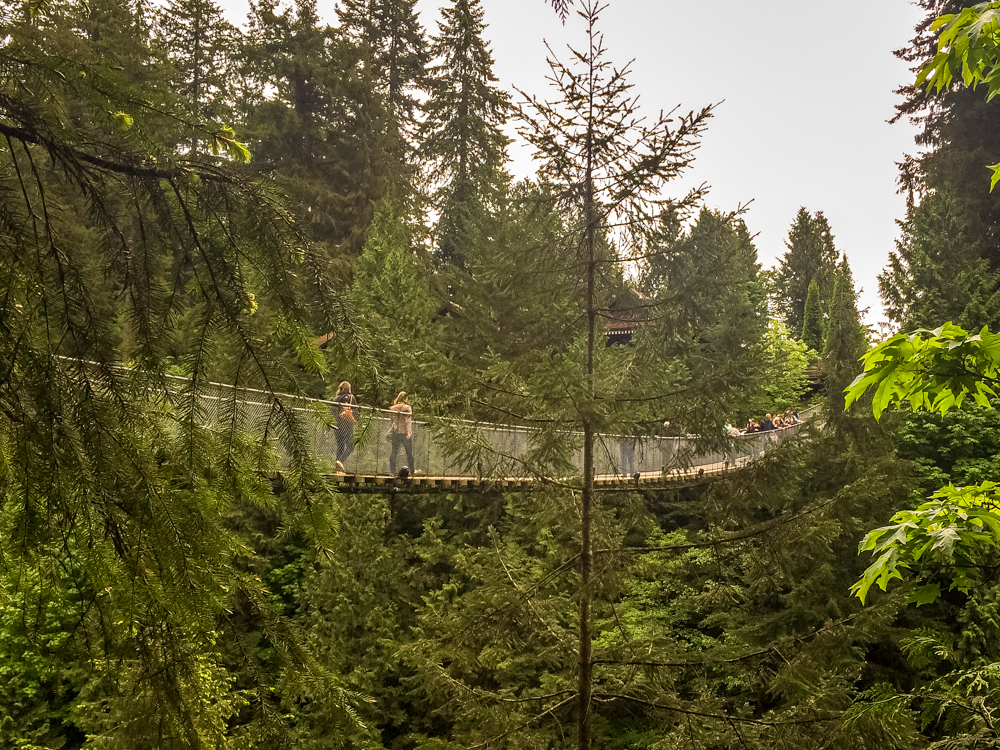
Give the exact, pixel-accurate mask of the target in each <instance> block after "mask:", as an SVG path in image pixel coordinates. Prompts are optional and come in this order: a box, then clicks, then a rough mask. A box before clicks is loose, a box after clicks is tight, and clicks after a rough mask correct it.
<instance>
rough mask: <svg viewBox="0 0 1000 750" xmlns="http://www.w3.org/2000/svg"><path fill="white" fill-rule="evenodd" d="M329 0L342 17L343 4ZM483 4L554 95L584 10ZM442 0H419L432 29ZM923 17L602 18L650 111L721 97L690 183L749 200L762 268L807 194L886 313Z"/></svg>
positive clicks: (696, 7) (875, 11) (717, 11)
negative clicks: (898, 54)
mask: <svg viewBox="0 0 1000 750" xmlns="http://www.w3.org/2000/svg"><path fill="white" fill-rule="evenodd" d="M318 3H319V9H320V13H321V15H322V16H323V17H324V18H325V19H326V20H327V21H329V22H330V23H336V14H335V3H334V1H333V0H318ZM482 3H483V7H484V10H485V13H486V22H487V24H488V25H489V27H488V28H487V30H486V36H487V39H488V40H489V42H490V44H491V47H492V50H493V55H494V59H495V68H494V71H495V73H496V75H497V77H498V78H499V79H500V82H501V85H503V86H504V87H506V88H508V89H509V88H512V87H514V86H516V87H518V88H520V89H522V90H524V91H526V92H528V93H531V94H537V95H539V96H545V95H546V91H547V84H546V81H545V75H546V73H547V72H548V68H547V66H546V63H545V56H546V50H545V45H544V42H545V41H548V43H549V44H550V45H551V47H552V48H553V50H554V51H555V52H556V53H557V54H559V55H560V56H561V58H562V59H566V58H564V57H562V53H563V51H564V50H565V46H566V44H567V43H572V44H582V40H583V26H582V24H581V23H580V21H579V19H577V18H575V17H571V18H570V19H569V20H568V22H567V23H566V25H565V26H563V25H562V24H561V23H560V21H559V19H558V18H557V17H556V15H555V13H554V12H553V11H552V9H551V7H550V6H549V5H548V4H547V3H546V2H545V0H482ZM441 5H442V2H441V0H419V6H418V7H419V8H420V10H421V14H422V15H421V19H422V22H423V24H424V26H425V28H426V29H427V30H428V31H429V32H431V33H436V31H437V20H438V17H439V11H438V9H439V7H440V6H441ZM223 7H224V8H225V9H226V11H227V13H228V15H229V17H230V19H231V20H232V21H233V22H235V23H242V22H243V21H244V20H245V17H246V8H247V4H246V0H224V2H223ZM919 17H920V12H919V9H918V8H916V7H915V6H913V5H911V4H910V3H909V2H907V0H837V1H836V2H830V0H824V1H822V2H821V1H820V0H759V1H755V0H714V1H713V2H711V3H708V2H692V1H691V0H611V2H610V5H609V7H608V8H607V10H605V11H604V13H603V14H602V29H603V31H604V35H605V46H606V47H607V50H608V54H609V57H610V59H611V60H612V61H613V62H614V63H616V64H625V63H627V62H628V61H629V60H634V63H633V64H632V71H633V76H632V81H633V82H634V84H635V92H636V93H637V94H639V95H640V97H641V99H640V103H641V106H642V107H643V108H644V109H645V111H646V112H648V113H649V114H651V115H655V114H656V113H657V112H658V111H659V110H660V109H666V110H669V109H672V108H673V107H675V106H677V105H680V107H681V108H682V109H683V110H685V111H687V110H690V109H698V108H701V107H702V106H704V105H706V104H711V103H719V102H721V104H720V106H719V107H718V108H717V110H716V112H715V117H714V118H713V120H712V121H711V122H710V124H709V128H708V131H707V134H706V135H705V137H704V140H703V142H702V146H701V148H700V149H699V151H698V155H697V159H696V161H695V164H694V167H693V168H692V170H691V172H690V174H689V175H688V177H687V178H686V179H685V180H684V181H683V183H681V184H679V185H678V188H677V190H676V193H677V195H680V194H682V193H683V191H684V189H685V188H686V187H688V186H691V185H694V184H700V183H702V182H705V183H708V184H709V185H710V186H711V191H710V193H709V195H708V200H707V204H708V205H709V206H710V207H712V208H719V209H722V210H724V211H731V210H733V209H735V208H736V207H737V206H738V205H741V204H744V203H747V202H750V201H752V203H751V205H750V208H749V210H748V212H747V214H746V216H745V220H746V223H747V225H748V227H749V228H750V230H751V232H754V233H756V234H757V239H756V244H757V250H758V254H759V256H760V260H761V262H762V263H763V264H764V265H765V266H772V265H774V264H775V263H776V262H777V261H778V260H779V259H780V257H781V256H782V254H783V253H784V252H785V239H786V238H787V236H788V228H789V226H790V224H791V222H792V220H793V219H794V217H795V213H796V212H797V211H798V209H799V207H800V206H805V207H806V208H807V209H809V210H810V211H822V212H823V213H824V214H826V217H827V219H828V220H829V222H830V225H831V227H832V229H833V233H834V236H835V238H836V244H837V247H838V249H840V250H842V251H846V253H847V257H848V259H849V261H850V263H851V267H852V268H853V270H854V276H855V280H856V282H857V284H858V285H859V286H860V287H861V288H862V289H863V294H862V299H861V304H862V306H865V307H870V308H871V311H870V314H869V317H868V320H869V322H876V321H877V320H879V319H881V318H882V312H881V304H880V302H879V299H878V289H877V280H876V276H877V274H878V273H879V271H880V270H881V269H882V267H883V266H884V265H885V262H886V258H887V257H888V253H889V251H890V250H892V249H893V247H894V244H893V242H894V239H895V237H896V235H897V226H896V220H897V219H900V218H902V217H903V214H904V212H905V206H904V200H903V197H902V196H901V195H899V194H897V192H896V191H897V186H896V177H897V169H896V162H898V161H900V160H901V159H902V157H903V155H904V154H905V153H912V152H914V150H915V146H914V143H913V136H914V133H915V129H914V128H913V127H912V126H911V125H910V124H909V123H907V122H898V123H896V124H894V125H889V124H888V123H887V120H888V119H889V118H891V117H892V115H893V105H894V104H895V103H896V102H897V101H898V97H897V96H896V95H895V94H894V93H893V90H894V89H895V88H896V87H897V86H899V85H900V84H903V83H906V82H908V81H909V80H910V77H911V74H910V73H909V71H908V70H907V69H906V66H905V64H903V63H901V62H900V61H898V60H896V58H895V57H893V55H892V51H893V50H894V49H897V48H899V47H901V46H904V45H905V44H906V43H907V41H908V40H909V38H910V37H911V36H912V31H913V26H914V24H915V23H916V22H917V20H918V19H919ZM511 155H512V157H513V158H514V167H513V171H514V173H515V175H516V176H518V177H523V176H527V175H528V174H530V172H531V164H530V156H529V155H528V154H527V153H525V152H524V150H523V149H517V148H514V149H512V154H511ZM984 175H985V170H984ZM985 184H986V183H985V177H984V185H985Z"/></svg>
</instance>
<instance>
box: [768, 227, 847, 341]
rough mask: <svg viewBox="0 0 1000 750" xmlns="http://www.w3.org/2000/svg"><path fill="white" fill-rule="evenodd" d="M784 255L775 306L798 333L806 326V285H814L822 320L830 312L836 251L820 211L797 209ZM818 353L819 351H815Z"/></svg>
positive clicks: (776, 282)
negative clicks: (813, 283)
mask: <svg viewBox="0 0 1000 750" xmlns="http://www.w3.org/2000/svg"><path fill="white" fill-rule="evenodd" d="M785 245H786V247H787V248H788V252H786V253H785V255H784V257H783V258H782V259H781V263H780V264H779V266H778V270H777V273H776V275H775V293H776V295H777V299H776V306H777V308H778V312H779V313H780V314H781V316H782V317H783V318H784V320H785V323H787V324H788V327H789V328H790V329H791V330H792V331H794V332H796V333H798V332H799V331H801V330H802V326H803V323H804V322H805V310H806V298H807V297H808V295H809V285H810V284H811V283H812V282H814V281H815V282H816V285H817V287H818V289H817V292H818V301H819V309H820V316H821V319H823V320H825V318H826V315H827V313H828V311H829V302H830V295H831V294H832V293H833V277H834V271H835V269H836V265H837V250H836V248H835V247H834V244H833V234H832V233H831V232H830V225H829V224H828V223H827V220H826V217H825V216H823V213H822V212H821V211H817V212H816V213H815V214H810V213H809V212H808V211H807V210H806V209H805V208H800V209H799V211H798V213H797V214H796V215H795V221H794V222H793V223H792V227H791V229H790V230H789V232H788V240H787V241H786V243H785ZM817 351H819V349H817Z"/></svg>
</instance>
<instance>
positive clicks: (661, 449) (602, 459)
mask: <svg viewBox="0 0 1000 750" xmlns="http://www.w3.org/2000/svg"><path fill="white" fill-rule="evenodd" d="M176 382H177V384H178V386H179V388H178V390H182V388H183V385H184V382H186V381H183V379H181V378H177V379H176ZM190 395H191V394H189V397H190ZM194 396H195V399H196V401H197V410H198V418H199V421H200V422H201V423H202V424H205V425H207V426H214V425H219V426H222V425H225V426H226V427H227V428H228V427H232V428H235V429H239V430H242V431H246V432H249V433H252V434H254V435H255V436H258V437H260V436H263V435H264V434H265V433H267V431H268V427H269V426H272V428H273V424H274V422H275V419H276V412H277V411H279V410H285V409H291V410H293V411H294V412H296V413H297V414H298V416H299V417H300V418H301V419H300V424H301V426H302V428H303V430H304V432H305V437H306V440H307V442H308V443H309V444H310V446H311V448H312V449H313V451H314V452H315V456H316V458H317V459H318V460H319V462H320V465H321V467H322V468H323V469H325V470H326V471H328V472H329V473H330V474H333V475H336V474H343V475H345V476H367V477H379V476H395V475H397V473H398V472H400V471H401V470H402V469H403V467H406V473H407V475H408V476H409V477H414V478H415V477H421V476H425V477H451V478H458V479H472V480H485V479H508V478H530V477H535V478H542V475H543V474H546V473H548V474H549V475H551V472H552V471H554V470H555V471H558V473H559V476H560V477H562V478H564V479H569V478H571V477H572V476H579V475H581V474H582V471H583V450H582V435H581V434H578V433H573V432H566V433H563V434H562V437H563V438H564V440H565V441H566V442H567V443H568V445H569V450H568V451H566V452H565V454H564V455H563V456H561V458H560V460H558V461H555V462H553V463H551V464H549V465H548V466H547V467H545V462H544V461H541V462H539V460H538V450H537V448H538V442H539V441H540V440H542V439H543V438H544V433H543V432H542V431H540V430H537V429H533V428H530V427H524V426H519V425H505V424H488V423H477V422H471V421H467V420H458V419H441V420H432V421H426V420H421V419H416V418H411V419H410V430H409V437H407V436H406V435H405V434H404V433H403V432H402V430H401V431H400V432H394V431H393V430H392V418H391V416H390V412H389V411H388V410H384V409H375V408H372V407H366V406H355V407H353V409H352V412H353V414H354V416H355V423H353V424H351V423H349V420H346V419H341V418H339V415H340V411H341V406H342V405H341V404H339V403H336V402H333V401H325V400H322V399H310V398H305V397H302V396H294V395H289V394H282V393H278V394H275V393H272V392H269V391H262V390H254V389H250V388H242V387H236V386H228V385H224V384H219V383H205V384H199V386H198V389H197V393H196V394H194ZM814 414H815V410H809V411H807V412H803V413H802V414H801V415H800V421H799V422H798V423H796V424H794V425H790V426H786V427H782V428H779V429H775V430H771V431H768V432H761V433H755V434H750V435H743V436H740V437H733V438H731V439H730V440H729V441H728V445H726V447H724V448H721V449H715V450H709V449H706V448H705V447H704V446H705V443H706V441H704V440H703V439H699V438H698V437H695V436H678V437H654V436H635V435H598V436H597V444H596V448H597V450H596V451H595V474H596V475H598V476H599V477H605V478H611V479H628V478H635V477H636V475H638V476H639V477H650V476H657V477H661V478H670V477H674V476H675V477H680V476H689V475H692V474H696V475H697V474H704V473H718V472H723V471H727V470H729V469H733V468H738V467H741V466H744V465H746V464H747V463H749V462H752V461H754V460H756V459H758V458H759V457H760V456H762V455H763V454H764V453H766V452H767V451H768V450H771V449H773V448H775V447H776V446H778V445H780V444H781V443H782V442H784V441H785V440H787V439H788V438H789V437H791V436H792V435H795V434H796V433H798V432H799V431H800V430H801V429H802V426H803V424H805V423H806V422H807V421H809V419H811V418H812V417H813V416H814ZM401 422H402V420H401V419H400V418H398V417H397V425H400V424H401ZM271 432H273V429H272V430H271ZM338 462H339V463H338ZM540 463H541V465H542V466H543V467H544V468H538V467H539V465H540ZM555 466H558V469H554V468H553V467H555Z"/></svg>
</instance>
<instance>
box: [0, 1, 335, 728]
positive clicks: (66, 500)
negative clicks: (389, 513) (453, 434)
mask: <svg viewBox="0 0 1000 750" xmlns="http://www.w3.org/2000/svg"><path fill="white" fill-rule="evenodd" d="M64 20H65V19H64V17H62V16H61V15H60V13H59V8H57V7H55V6H52V7H51V8H50V6H48V5H37V4H34V3H30V4H29V3H23V4H19V5H18V7H17V8H16V12H14V11H9V10H8V9H6V8H5V9H3V10H2V11H0V37H2V38H4V39H5V44H4V45H3V46H0V69H2V70H4V71H5V77H4V78H3V82H2V83H0V85H2V86H3V90H4V92H5V93H4V96H2V97H0V134H2V135H3V136H4V139H3V140H2V141H0V225H2V227H3V231H0V278H2V281H0V283H2V284H3V287H4V289H5V294H4V298H3V301H2V302H0V319H2V320H3V325H2V326H0V358H2V360H3V362H4V363H5V368H6V372H7V375H6V376H5V377H4V378H3V379H0V403H2V404H3V408H2V409H0V557H2V558H3V560H4V572H3V585H4V587H5V590H4V592H3V595H2V596H0V599H2V600H3V603H2V605H0V606H3V607H4V608H5V609H6V607H7V606H9V602H10V597H11V596H13V599H14V601H13V606H15V607H17V608H19V609H21V610H22V611H27V610H26V609H25V608H26V607H28V606H29V605H30V604H31V601H32V600H31V597H32V596H33V594H32V592H33V591H36V590H37V591H41V592H42V594H43V596H42V597H41V598H37V599H36V603H37V604H38V605H39V608H38V609H37V610H35V611H37V612H40V613H45V612H52V613H53V618H52V619H51V620H50V621H49V623H48V624H46V625H45V632H52V630H49V629H50V628H52V629H55V630H58V629H59V627H61V623H62V622H64V621H63V620H62V619H61V615H60V614H58V613H61V612H64V611H65V610H66V609H67V608H69V609H71V610H72V612H73V616H74V619H73V621H72V623H71V625H72V634H73V642H72V644H71V645H68V646H67V647H66V649H65V650H64V651H63V652H62V653H64V654H67V655H72V654H73V653H83V654H85V655H86V656H85V657H82V659H85V660H86V663H87V664H88V669H89V672H88V675H87V676H86V678H85V680H86V689H83V688H82V687H81V690H80V693H79V695H78V697H77V706H78V713H77V714H76V715H75V716H74V721H75V722H76V724H77V726H78V727H80V728H81V734H90V735H91V736H101V737H102V739H103V741H106V742H107V743H108V744H112V743H117V744H118V745H120V746H127V747H152V746H163V744H164V743H165V742H166V741H167V739H166V738H170V740H169V741H170V742H174V743H176V744H178V745H181V744H184V745H187V746H204V745H206V744H208V745H221V744H223V742H224V740H225V738H226V736H227V734H229V733H230V732H233V733H240V732H246V733H253V732H255V731H258V730H259V731H261V732H263V731H265V730H266V729H267V727H268V725H271V728H273V722H272V719H273V718H275V714H274V713H273V711H271V708H272V706H271V705H269V701H270V700H271V699H270V698H267V697H265V696H268V695H269V689H268V688H269V686H270V684H273V683H272V682H271V679H272V677H273V672H274V671H275V670H277V669H280V668H281V666H282V665H288V666H291V667H292V669H290V670H289V672H288V676H289V679H290V680H292V682H295V680H296V674H297V673H298V674H301V668H302V667H303V666H305V667H306V668H308V666H309V664H310V660H309V657H308V655H307V654H305V653H304V652H303V650H302V649H301V647H300V645H299V643H300V639H299V637H298V635H297V634H296V633H294V632H292V631H291V630H290V629H289V627H288V623H287V622H286V621H283V620H281V619H280V618H278V617H276V614H275V612H274V610H273V608H272V606H271V604H270V602H269V601H268V598H267V596H266V594H265V592H264V591H263V584H262V583H261V582H260V581H259V580H256V579H255V578H254V577H253V576H252V575H249V574H246V572H245V569H244V568H243V566H242V565H241V561H242V560H244V559H245V555H246V552H247V547H246V546H245V544H244V540H243V539H242V538H241V537H240V536H239V535H238V534H236V533H234V532H233V531H232V529H230V528H229V526H228V523H227V520H228V519H227V513H228V511H229V509H231V508H232V507H233V506H235V505H237V504H239V503H244V502H245V503H249V504H258V505H262V506H267V505H269V504H271V503H273V502H274V496H273V494H272V488H271V484H270V482H269V481H268V479H267V478H266V477H267V476H268V474H269V473H271V472H272V471H273V470H275V469H277V468H278V456H277V454H276V452H275V443H274V442H273V441H274V440H275V439H276V440H277V441H278V443H277V446H280V450H282V451H283V452H285V454H286V455H287V456H288V460H289V461H290V464H289V467H290V468H291V471H290V472H289V477H288V488H289V493H288V494H287V501H288V505H287V507H288V509H289V511H291V515H290V516H289V519H290V521H291V523H292V524H297V525H299V526H300V527H301V528H303V530H304V532H305V533H308V534H310V535H311V536H312V538H313V539H314V540H319V539H321V538H325V535H326V534H327V533H328V532H329V526H330V524H331V523H332V519H331V518H330V516H329V514H328V513H327V512H326V511H325V506H323V504H322V503H320V504H318V505H317V506H313V505H312V503H313V502H314V500H315V496H314V495H312V494H311V493H315V492H320V493H322V492H323V491H324V480H323V478H322V476H321V475H320V473H319V466H318V465H317V463H316V461H315V460H314V459H313V457H312V456H311V455H310V453H309V450H308V448H307V443H306V436H305V427H306V426H307V421H305V420H304V419H303V415H302V414H301V413H298V412H296V410H295V409H294V408H291V405H292V402H290V401H288V400H287V399H286V400H284V401H283V399H284V397H281V396H277V397H275V399H274V400H272V401H271V404H272V406H273V408H271V409H269V410H267V411H268V414H267V415H266V416H263V417H261V415H258V416H257V417H254V416H252V415H250V414H247V413H246V411H245V408H244V406H243V405H241V404H240V403H239V402H238V401H237V400H235V399H233V398H230V399H225V398H217V399H215V400H214V401H212V402H211V406H212V408H211V409H209V408H208V407H207V406H206V401H205V400H203V398H202V395H203V392H202V387H203V385H204V380H205V378H206V375H207V374H209V373H212V374H221V375H223V376H225V378H226V379H227V380H229V382H231V383H235V384H245V385H253V386H259V387H260V388H262V389H265V390H266V389H271V390H274V389H275V388H278V387H280V388H281V389H282V390H287V389H292V390H295V389H296V387H297V386H296V381H297V380H298V377H299V373H301V372H302V368H306V369H310V370H312V372H313V373H314V374H321V373H322V370H323V367H324V362H323V359H322V357H321V356H320V353H319V352H318V351H317V350H316V348H315V346H314V345H313V343H312V342H313V334H312V332H311V329H310V327H309V321H310V320H315V319H319V320H323V321H324V323H325V327H326V328H327V330H330V329H335V330H338V331H340V332H341V335H343V336H345V337H346V336H347V335H348V334H349V319H345V318H344V317H343V316H342V315H341V310H342V307H341V306H340V305H338V304H337V301H336V300H335V299H334V295H333V293H332V291H331V284H330V280H329V277H328V275H327V272H326V268H325V264H324V263H323V261H322V259H321V258H320V257H319V256H318V255H317V253H316V252H315V250H314V248H313V247H312V246H311V245H310V244H309V243H308V242H307V241H305V240H304V238H303V237H302V236H301V235H300V234H299V233H298V232H297V231H296V225H295V223H294V222H293V221H291V219H290V215H289V213H288V210H287V208H286V206H285V205H284V203H283V201H282V199H281V197H280V195H278V194H277V193H276V191H275V190H274V188H273V186H272V185H270V184H266V183H263V182H261V181H260V180H257V179H255V178H254V177H253V175H251V174H248V172H247V171H246V170H245V168H244V167H243V162H245V160H246V159H247V158H248V157H249V154H248V153H247V151H246V148H245V147H244V146H243V144H241V143H239V142H238V141H236V140H235V139H234V137H233V133H232V131H231V130H229V129H227V128H220V127H217V126H213V125H211V124H204V123H202V122H200V121H194V120H193V119H192V117H191V115H190V112H189V111H188V104H189V102H188V101H184V100H182V99H180V98H171V97H170V96H169V92H159V93H158V94H155V95H151V92H148V91H144V90H140V89H136V88H133V87H131V86H130V85H129V83H128V77H127V76H126V75H125V73H124V72H123V71H120V70H117V67H118V66H116V64H115V60H114V59H113V58H107V57H103V56H101V57H99V56H97V55H96V54H94V53H93V52H92V51H91V50H90V49H89V47H88V39H87V37H85V36H81V34H80V30H79V28H78V27H76V26H73V25H71V24H66V23H64ZM103 54H105V51H103V50H102V55H103ZM195 140H197V141H204V142H208V143H210V144H212V145H213V147H214V148H218V149H219V150H220V151H223V152H224V153H225V156H226V157H227V158H225V159H223V158H216V157H215V156H214V155H213V154H200V153H197V152H195V153H182V152H180V151H179V150H178V149H177V148H176V144H178V143H190V142H192V141H195ZM213 150H214V149H213ZM186 319H191V320H193V321H195V325H194V327H193V335H192V336H190V337H185V338H186V340H185V341H184V345H183V357H182V358H181V359H180V360H172V359H171V358H170V357H169V356H168V352H169V351H170V349H171V346H172V345H173V344H174V343H175V339H176V337H178V335H179V334H180V333H181V331H180V330H179V323H180V321H182V320H186ZM123 328H125V329H127V333H128V335H127V336H126V335H125V333H124V332H123ZM273 341H279V342H281V345H280V346H271V345H270V342H273ZM285 350H287V351H290V352H293V355H292V356H290V357H289V356H286V351H285ZM220 361H221V362H222V363H223V364H222V365H220ZM126 364H128V365H130V366H131V367H126V366H125V365H126ZM168 370H176V374H182V375H185V376H187V377H188V380H186V381H176V380H173V379H172V378H170V377H168ZM178 382H182V383H186V385H184V384H182V385H178ZM212 413H215V414H217V415H218V416H219V419H218V420H214V421H213V420H212V418H211V416H210V414H212ZM262 419H263V421H261V420H262ZM265 423H266V425H265ZM307 508H308V510H307ZM303 514H304V515H303ZM306 519H308V520H306ZM26 576H27V577H26ZM32 576H34V577H35V581H36V582H37V583H32V584H31V585H24V586H21V584H20V583H18V582H24V584H28V583H29V582H30V578H31V577H32ZM8 582H14V583H13V587H12V588H7V585H8ZM19 587H20V588H19ZM46 599H47V600H46ZM53 600H55V601H54V606H51V607H50V606H49V605H50V604H53ZM238 612H241V613H243V617H242V618H241V616H240V615H238V614H237V613H238ZM5 614H6V613H5ZM0 620H4V624H3V626H2V627H3V628H4V630H5V633H10V632H12V631H11V629H10V628H9V627H8V625H9V622H8V621H7V619H6V617H4V616H0ZM247 622H250V623H252V627H253V628H256V629H258V631H259V632H260V633H262V634H263V635H262V638H265V639H266V640H267V641H269V643H270V646H271V647H272V649H273V651H272V652H271V654H272V656H273V657H274V659H273V661H271V662H270V664H268V665H266V666H264V665H262V664H261V660H260V658H259V657H260V656H261V654H260V653H257V652H254V651H253V650H252V649H251V650H246V649H240V648H239V647H238V646H237V645H236V644H237V643H239V644H240V645H245V641H241V638H242V636H244V635H245V633H246V629H247V626H246V623H247ZM14 634H15V635H16V633H14ZM5 648H6V647H5ZM230 648H231V650H230ZM230 659H232V661H231V660H230ZM312 674H313V676H314V677H315V678H317V682H316V683H315V684H317V685H320V684H322V683H324V682H325V683H326V685H327V686H330V682H329V680H327V679H325V678H324V677H323V676H322V675H320V674H319V673H318V672H316V671H313V673H312ZM237 675H239V676H240V678H241V680H242V681H241V682H240V684H237V683H236V677H237ZM247 689H249V690H250V693H248V692H244V691H245V690H247ZM251 693H256V698H254V700H255V701H256V702H257V706H258V708H259V709H260V711H258V712H256V713H254V712H249V713H247V714H245V715H241V714H240V712H241V710H242V708H243V707H245V706H247V705H248V696H249V695H250V694H251ZM255 726H256V729H255ZM77 739H78V740H79V742H83V737H82V736H79V737H77Z"/></svg>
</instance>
